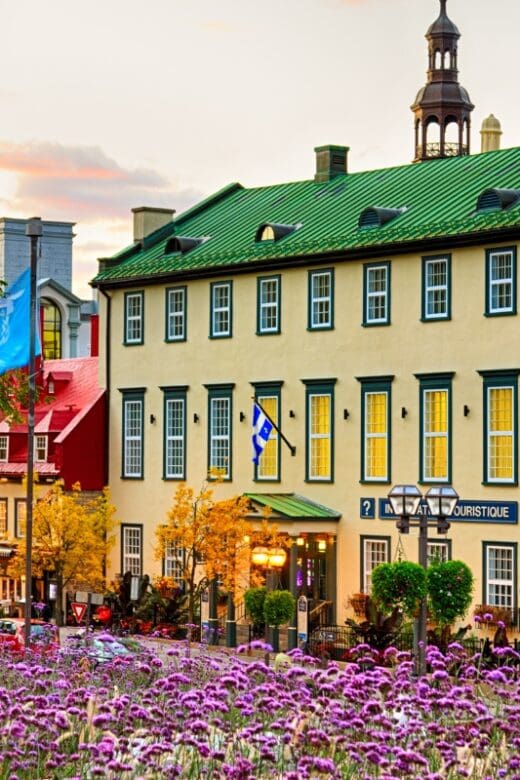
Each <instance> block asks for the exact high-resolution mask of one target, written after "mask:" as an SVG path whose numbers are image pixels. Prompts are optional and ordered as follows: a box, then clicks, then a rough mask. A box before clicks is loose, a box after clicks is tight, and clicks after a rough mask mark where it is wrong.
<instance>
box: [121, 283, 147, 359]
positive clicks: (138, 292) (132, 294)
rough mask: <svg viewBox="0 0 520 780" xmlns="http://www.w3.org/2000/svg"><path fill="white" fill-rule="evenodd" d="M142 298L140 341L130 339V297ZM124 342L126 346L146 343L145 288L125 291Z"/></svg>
mask: <svg viewBox="0 0 520 780" xmlns="http://www.w3.org/2000/svg"><path fill="white" fill-rule="evenodd" d="M129 298H140V300H141V313H140V316H139V319H140V322H141V338H140V339H139V340H138V341H128V299H129ZM123 344H124V346H125V347H138V346H140V345H142V344H144V290H132V292H125V298H124V314H123Z"/></svg>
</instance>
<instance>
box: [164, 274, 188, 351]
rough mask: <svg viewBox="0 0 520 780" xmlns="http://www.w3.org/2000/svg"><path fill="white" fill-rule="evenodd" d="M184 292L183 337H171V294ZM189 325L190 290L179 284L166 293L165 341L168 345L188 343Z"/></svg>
mask: <svg viewBox="0 0 520 780" xmlns="http://www.w3.org/2000/svg"><path fill="white" fill-rule="evenodd" d="M177 291H178V292H182V336H170V335H169V332H168V331H169V323H170V293H171V292H177ZM187 323H188V288H187V286H186V285H185V284H178V285H176V286H174V287H166V289H165V291H164V340H165V342H166V343H167V344H171V343H175V342H177V341H186V339H187Z"/></svg>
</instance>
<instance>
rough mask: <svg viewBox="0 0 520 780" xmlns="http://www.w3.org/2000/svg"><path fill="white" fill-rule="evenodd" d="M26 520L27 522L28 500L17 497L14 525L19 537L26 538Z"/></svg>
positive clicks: (16, 534)
mask: <svg viewBox="0 0 520 780" xmlns="http://www.w3.org/2000/svg"><path fill="white" fill-rule="evenodd" d="M26 522H27V501H26V500H25V499H24V498H16V499H15V501H14V527H15V536H16V538H17V539H24V538H25V523H26ZM22 527H23V530H22Z"/></svg>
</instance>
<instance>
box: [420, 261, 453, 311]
mask: <svg viewBox="0 0 520 780" xmlns="http://www.w3.org/2000/svg"><path fill="white" fill-rule="evenodd" d="M438 260H444V261H445V262H446V313H445V314H442V315H438V316H436V315H428V313H427V311H426V276H427V274H426V269H427V266H428V264H429V263H430V262H432V261H438ZM445 320H451V253H449V252H447V253H446V254H444V255H424V256H423V257H422V265H421V322H439V321H445Z"/></svg>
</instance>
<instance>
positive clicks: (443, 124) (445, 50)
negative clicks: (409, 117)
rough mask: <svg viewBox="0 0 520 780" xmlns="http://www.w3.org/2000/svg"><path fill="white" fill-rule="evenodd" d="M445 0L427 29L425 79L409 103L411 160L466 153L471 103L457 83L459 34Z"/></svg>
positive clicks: (456, 155)
mask: <svg viewBox="0 0 520 780" xmlns="http://www.w3.org/2000/svg"><path fill="white" fill-rule="evenodd" d="M446 1H447V0H440V6H441V8H440V14H439V16H438V18H437V19H436V20H435V21H434V22H433V24H432V25H430V27H429V28H428V31H427V33H426V40H427V41H428V71H427V82H426V84H425V86H424V87H422V89H420V90H419V92H418V93H417V97H416V98H415V102H414V103H413V105H412V106H411V108H412V111H413V112H414V115H415V156H414V162H421V161H423V160H433V159H439V158H442V157H458V156H461V155H465V154H469V138H470V124H471V120H470V115H471V112H472V111H473V108H474V106H473V103H472V102H471V100H470V99H469V95H468V93H467V92H466V90H465V89H464V87H462V86H461V85H460V84H459V80H458V70H457V42H458V39H459V38H460V33H459V31H458V29H457V27H456V26H455V25H454V24H453V22H452V21H451V19H449V18H448V15H447V13H446Z"/></svg>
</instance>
